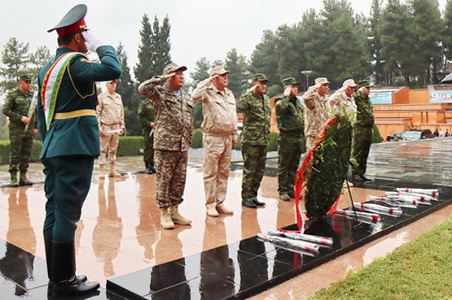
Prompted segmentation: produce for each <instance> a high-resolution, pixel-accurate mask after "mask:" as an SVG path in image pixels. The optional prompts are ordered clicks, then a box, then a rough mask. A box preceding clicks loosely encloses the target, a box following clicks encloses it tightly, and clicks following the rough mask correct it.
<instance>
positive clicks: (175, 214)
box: [171, 205, 191, 225]
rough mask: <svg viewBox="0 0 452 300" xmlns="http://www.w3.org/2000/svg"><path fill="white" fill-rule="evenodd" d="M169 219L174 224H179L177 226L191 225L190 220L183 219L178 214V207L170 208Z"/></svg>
mask: <svg viewBox="0 0 452 300" xmlns="http://www.w3.org/2000/svg"><path fill="white" fill-rule="evenodd" d="M171 219H172V220H173V222H174V224H179V225H190V224H191V220H189V219H186V218H184V217H183V216H182V215H181V214H180V213H179V206H178V205H173V206H171Z"/></svg>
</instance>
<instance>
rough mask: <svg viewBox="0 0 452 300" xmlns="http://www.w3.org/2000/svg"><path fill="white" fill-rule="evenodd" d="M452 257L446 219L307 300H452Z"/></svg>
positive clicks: (451, 231) (450, 228)
mask: <svg viewBox="0 0 452 300" xmlns="http://www.w3.org/2000/svg"><path fill="white" fill-rule="evenodd" d="M451 254H452V218H449V219H448V220H447V221H446V222H444V223H442V224H441V225H439V226H437V227H435V228H433V229H432V230H431V231H429V232H427V233H425V234H423V235H421V236H419V237H418V238H417V239H415V240H413V241H411V242H409V243H407V244H405V245H402V246H401V247H399V248H398V249H396V250H395V251H394V252H393V253H391V254H390V255H388V256H386V257H385V258H380V259H377V260H375V261H374V262H372V263H371V264H370V265H368V266H367V267H365V268H363V269H361V270H359V271H356V272H351V273H349V274H348V275H347V277H346V278H345V279H344V280H343V281H340V282H337V283H335V284H333V285H332V286H331V287H330V288H328V289H322V290H320V291H319V292H317V293H316V294H315V295H314V296H312V297H309V299H310V300H315V299H322V300H323V299H335V300H336V299H372V300H378V299H385V300H386V299H391V300H393V299H394V300H397V299H403V300H405V299H410V300H411V299H441V300H444V299H452V257H451Z"/></svg>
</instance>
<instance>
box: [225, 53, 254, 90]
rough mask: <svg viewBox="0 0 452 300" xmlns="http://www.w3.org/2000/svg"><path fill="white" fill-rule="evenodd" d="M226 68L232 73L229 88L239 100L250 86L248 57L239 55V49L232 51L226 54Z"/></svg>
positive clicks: (229, 77)
mask: <svg viewBox="0 0 452 300" xmlns="http://www.w3.org/2000/svg"><path fill="white" fill-rule="evenodd" d="M225 68H226V69H227V70H228V71H229V72H230V73H229V75H228V79H229V81H228V88H229V89H230V90H231V91H232V93H233V94H234V96H235V97H236V98H238V97H240V95H241V94H242V93H243V92H244V91H245V89H246V88H247V86H248V77H249V75H248V72H247V69H248V65H247V63H246V57H245V56H244V55H239V54H238V52H237V49H235V48H233V49H231V51H229V52H228V53H226V59H225Z"/></svg>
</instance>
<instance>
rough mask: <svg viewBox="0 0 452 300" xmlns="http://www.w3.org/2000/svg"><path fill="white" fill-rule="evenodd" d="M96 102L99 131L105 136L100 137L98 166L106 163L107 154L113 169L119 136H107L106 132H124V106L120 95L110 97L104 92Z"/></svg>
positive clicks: (115, 94)
mask: <svg viewBox="0 0 452 300" xmlns="http://www.w3.org/2000/svg"><path fill="white" fill-rule="evenodd" d="M98 101H99V103H98V104H97V106H96V114H97V119H98V121H99V131H100V130H102V131H103V132H104V134H105V135H104V136H101V137H100V156H99V165H100V166H103V165H104V164H105V163H106V158H107V152H108V161H109V163H110V166H112V167H114V165H115V163H116V152H117V150H118V144H119V134H111V133H110V134H109V133H108V132H109V131H112V130H117V129H122V130H123V131H124V129H125V123H124V106H123V104H122V99H121V95H119V94H118V93H114V95H110V94H109V93H108V92H104V93H102V94H100V95H99V97H98Z"/></svg>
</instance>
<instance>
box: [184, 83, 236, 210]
mask: <svg viewBox="0 0 452 300" xmlns="http://www.w3.org/2000/svg"><path fill="white" fill-rule="evenodd" d="M192 98H193V100H195V101H199V102H202V113H203V117H204V120H203V122H202V126H201V127H202V130H203V133H204V135H203V160H204V190H205V194H206V206H207V207H216V206H219V205H221V204H223V202H224V200H225V199H226V191H227V187H228V178H229V168H230V167H229V165H230V163H231V153H232V140H233V139H235V140H237V110H236V107H235V106H236V105H235V98H234V95H233V94H232V92H231V90H229V89H228V88H225V89H224V90H223V91H219V90H218V89H217V88H216V87H215V86H214V85H213V84H212V83H211V82H210V81H209V79H206V80H204V81H202V82H200V83H199V84H198V86H197V87H196V89H195V90H194V91H193V93H192Z"/></svg>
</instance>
